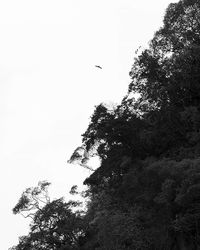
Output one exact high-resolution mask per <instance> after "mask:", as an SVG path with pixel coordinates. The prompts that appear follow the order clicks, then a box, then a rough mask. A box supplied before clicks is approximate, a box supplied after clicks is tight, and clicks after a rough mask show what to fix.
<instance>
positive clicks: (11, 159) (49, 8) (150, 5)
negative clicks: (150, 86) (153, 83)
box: [0, 0, 171, 250]
mask: <svg viewBox="0 0 200 250" xmlns="http://www.w3.org/2000/svg"><path fill="white" fill-rule="evenodd" d="M170 2H171V1H169V0H151V1H149V0H65V1H64V0H58V1H55V0H54V1H52V0H34V1H31V0H24V1H22V0H18V1H16V0H1V1H0V120H1V123H0V138H1V140H0V152H1V153H0V164H1V175H0V178H1V180H0V195H1V206H0V221H1V227H0V235H1V249H2V250H4V249H8V247H11V246H12V245H14V244H17V242H18V236H20V235H23V234H26V233H27V232H28V221H26V220H25V219H23V218H21V217H20V216H19V215H12V211H11V210H12V208H13V207H14V205H15V204H16V203H17V201H18V199H19V197H20V195H21V193H22V192H23V190H24V189H25V188H27V187H31V186H35V185H37V182H38V181H40V180H49V181H50V182H52V187H51V193H52V197H60V196H64V195H66V194H67V193H68V191H69V189H70V187H71V186H72V185H73V184H81V183H82V181H83V180H84V178H85V177H86V176H87V175H88V174H89V173H88V172H87V171H86V170H84V169H82V168H81V167H78V166H71V165H68V164H67V160H68V159H69V157H70V155H71V153H72V152H73V150H74V149H75V148H76V147H77V146H79V145H80V143H81V134H82V133H83V132H84V131H85V129H86V128H87V125H88V123H89V117H90V115H91V114H92V112H93V109H94V106H95V105H97V104H99V103H100V102H110V101H112V102H119V101H120V100H121V98H122V97H123V96H124V95H125V94H126V91H127V87H128V84H129V82H130V79H129V75H128V73H129V71H130V69H131V65H132V63H133V57H134V51H135V50H136V49H137V48H138V47H139V46H140V45H142V46H145V45H146V44H147V42H148V41H149V40H150V39H151V38H152V36H153V34H154V32H155V31H156V30H157V29H158V28H159V27H160V26H161V24H162V19H163V15H164V10H165V9H166V7H167V6H168V4H169V3H170ZM94 65H101V66H102V70H101V69H98V68H96V67H95V66H94Z"/></svg>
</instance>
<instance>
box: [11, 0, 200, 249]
mask: <svg viewBox="0 0 200 250" xmlns="http://www.w3.org/2000/svg"><path fill="white" fill-rule="evenodd" d="M130 77H131V83H130V85H129V87H128V93H127V95H126V96H125V97H124V98H123V100H122V102H121V104H119V105H118V106H117V107H115V108H112V109H109V108H108V107H107V106H106V105H104V104H100V105H98V106H97V107H96V108H95V110H94V113H93V115H92V117H91V121H90V124H89V126H88V128H87V130H86V131H85V133H84V134H83V144H82V145H81V146H80V147H78V148H77V149H76V150H75V152H74V153H73V155H72V157H71V159H70V160H69V162H70V163H72V162H75V161H77V162H79V163H80V164H81V165H82V166H84V167H87V168H90V167H88V165H87V164H88V160H89V159H90V157H92V156H94V155H97V156H98V157H99V159H100V167H98V168H97V169H96V170H94V171H93V172H92V174H91V175H90V176H89V177H88V178H87V179H86V180H85V182H84V183H85V184H86V185H87V187H88V189H87V191H86V192H85V193H84V194H82V195H83V196H84V197H85V198H86V199H87V206H86V209H85V211H84V212H81V211H78V210H77V209H75V207H77V206H78V205H79V204H78V203H76V202H72V201H71V202H68V203H66V202H64V200H62V199H58V200H54V201H52V202H50V200H49V199H48V196H47V193H46V190H47V187H48V185H49V184H48V183H45V182H43V183H40V185H39V186H38V187H37V188H35V189H34V188H33V189H27V190H26V191H25V192H24V193H23V195H22V197H21V199H20V200H19V203H18V204H17V205H16V207H15V208H14V209H13V211H14V213H21V212H26V215H27V214H28V216H32V217H31V218H32V224H31V227H30V233H29V235H27V236H24V237H21V238H20V241H19V244H18V245H17V246H16V247H13V248H12V249H15V250H22V249H27V250H29V249H31V250H36V249H37V250H39V249H60V250H61V249H63V250H64V249H65V250H68V249H70V250H75V249H76V250H134V249H135V250H197V249H200V1H198V0H181V1H179V2H178V3H174V4H170V5H169V6H168V8H167V10H166V14H165V17H164V24H163V27H162V28H161V29H160V30H158V31H157V32H156V33H155V35H154V37H153V39H152V40H151V41H150V43H149V47H148V48H147V49H145V50H143V51H142V52H141V53H140V54H139V55H137V57H136V58H135V60H134V63H133V66H132V69H131V71H130ZM135 94H137V95H135ZM134 96H135V98H134ZM136 96H137V98H136ZM90 169H91V168H90ZM71 193H72V194H75V195H76V194H77V193H78V192H77V190H76V187H75V186H74V187H73V188H72V190H71Z"/></svg>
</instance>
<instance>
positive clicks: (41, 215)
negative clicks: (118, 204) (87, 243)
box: [13, 182, 84, 250]
mask: <svg viewBox="0 0 200 250" xmlns="http://www.w3.org/2000/svg"><path fill="white" fill-rule="evenodd" d="M49 185H50V183H48V182H39V184H38V186H37V187H35V188H28V189H26V191H25V192H23V194H22V196H21V198H20V199H19V202H18V203H17V205H16V206H15V207H14V209H13V212H14V213H15V214H18V213H23V214H24V213H26V215H24V216H25V217H30V218H31V219H32V222H31V225H30V233H29V234H28V235H27V236H23V237H20V239H19V244H18V245H17V246H16V247H14V248H13V249H16V250H23V249H26V250H28V249H31V250H34V249H35V250H36V249H37V250H38V249H52V250H53V249H56V250H58V249H59V250H62V249H63V250H64V249H66V250H67V249H69V250H76V249H79V248H78V246H79V237H80V236H81V235H82V234H84V226H83V225H84V224H83V213H82V211H79V210H77V209H75V208H77V207H78V206H80V202H75V201H69V202H65V201H64V200H63V198H60V199H56V200H53V201H50V198H49V196H48V189H47V188H48V186H49Z"/></svg>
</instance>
